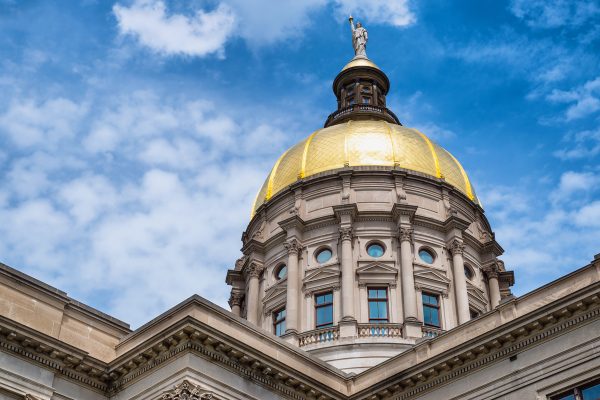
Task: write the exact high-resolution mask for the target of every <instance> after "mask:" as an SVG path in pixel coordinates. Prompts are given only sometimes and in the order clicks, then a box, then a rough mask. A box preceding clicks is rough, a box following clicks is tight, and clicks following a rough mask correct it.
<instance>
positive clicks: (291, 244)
mask: <svg viewBox="0 0 600 400" xmlns="http://www.w3.org/2000/svg"><path fill="white" fill-rule="evenodd" d="M283 247H284V248H285V249H286V251H287V252H288V254H298V253H300V250H301V248H302V246H300V242H299V241H297V240H296V239H288V240H286V241H285V242H284V243H283Z"/></svg>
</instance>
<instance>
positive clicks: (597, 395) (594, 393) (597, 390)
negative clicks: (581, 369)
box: [581, 383, 600, 400]
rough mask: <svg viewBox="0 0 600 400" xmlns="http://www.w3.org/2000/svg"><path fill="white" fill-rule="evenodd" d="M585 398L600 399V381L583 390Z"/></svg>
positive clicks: (587, 399) (588, 399) (584, 399)
mask: <svg viewBox="0 0 600 400" xmlns="http://www.w3.org/2000/svg"><path fill="white" fill-rule="evenodd" d="M581 394H582V395H583V400H598V399H600V383H599V384H597V385H594V386H592V387H589V388H586V389H583V390H582V391H581Z"/></svg>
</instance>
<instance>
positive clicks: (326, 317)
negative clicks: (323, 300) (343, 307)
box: [317, 306, 333, 326]
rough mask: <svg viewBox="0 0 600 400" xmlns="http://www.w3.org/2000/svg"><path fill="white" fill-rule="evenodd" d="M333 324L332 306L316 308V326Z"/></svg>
mask: <svg viewBox="0 0 600 400" xmlns="http://www.w3.org/2000/svg"><path fill="white" fill-rule="evenodd" d="M331 324H333V307H332V306H325V307H320V308H318V309H317V326H324V325H331Z"/></svg>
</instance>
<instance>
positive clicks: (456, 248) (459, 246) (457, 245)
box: [448, 239, 465, 255]
mask: <svg viewBox="0 0 600 400" xmlns="http://www.w3.org/2000/svg"><path fill="white" fill-rule="evenodd" d="M448 250H450V253H451V254H452V255H455V254H463V253H464V252H465V245H464V244H463V242H461V241H460V240H458V239H454V240H453V241H452V243H450V245H449V246H448Z"/></svg>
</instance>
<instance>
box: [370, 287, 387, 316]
mask: <svg viewBox="0 0 600 400" xmlns="http://www.w3.org/2000/svg"><path fill="white" fill-rule="evenodd" d="M367 292H368V298H369V322H389V319H388V298H387V288H368V289H367Z"/></svg>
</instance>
